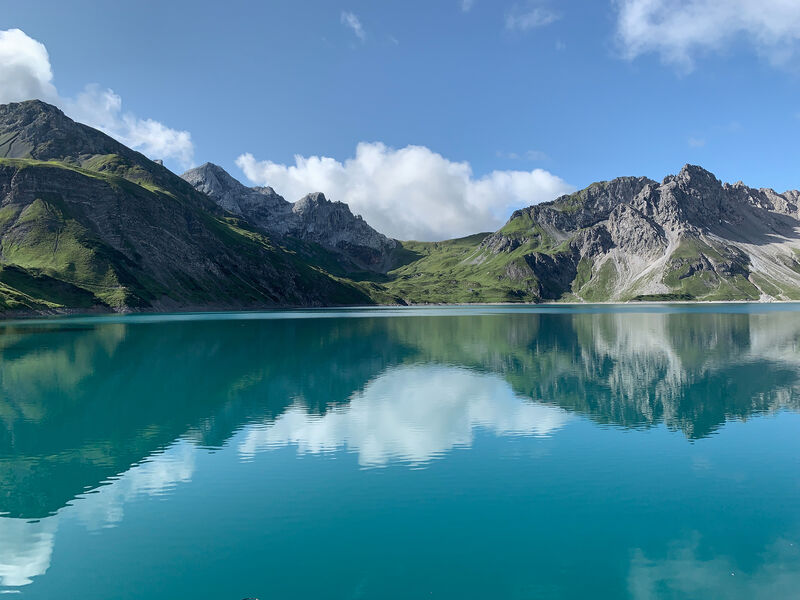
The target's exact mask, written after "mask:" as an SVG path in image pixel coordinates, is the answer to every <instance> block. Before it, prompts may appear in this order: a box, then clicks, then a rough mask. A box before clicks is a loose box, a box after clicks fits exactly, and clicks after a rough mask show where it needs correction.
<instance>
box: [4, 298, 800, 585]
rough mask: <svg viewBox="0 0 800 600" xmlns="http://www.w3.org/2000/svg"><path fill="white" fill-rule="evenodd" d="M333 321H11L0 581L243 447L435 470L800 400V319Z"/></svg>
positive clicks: (509, 313) (707, 431) (24, 575)
mask: <svg viewBox="0 0 800 600" xmlns="http://www.w3.org/2000/svg"><path fill="white" fill-rule="evenodd" d="M326 317H327V318H305V319H300V318H294V319H283V318H270V317H269V315H264V318H252V317H251V318H247V319H237V318H226V319H218V318H214V317H209V318H198V319H190V320H186V319H180V320H175V321H173V320H170V319H169V318H162V319H153V320H152V321H145V322H136V320H135V319H134V320H129V321H126V320H125V319H123V318H120V319H110V320H102V319H98V320H92V319H87V320H75V321H71V320H61V321H55V322H47V321H37V322H30V323H22V324H7V325H3V326H0V361H1V362H0V424H1V425H0V482H1V483H2V485H1V486H0V515H4V516H3V517H2V518H0V586H24V585H26V584H29V583H30V582H31V581H32V578H34V577H36V576H38V575H41V574H43V573H44V572H45V571H46V570H47V568H48V566H49V564H50V560H51V555H52V549H53V544H54V540H55V537H56V532H57V530H58V523H59V519H60V518H62V515H63V513H66V512H68V511H69V512H70V514H71V515H72V516H73V517H75V518H77V519H78V520H79V521H80V522H81V523H83V525H84V526H85V527H86V528H87V529H89V530H92V529H97V528H103V527H108V526H113V525H115V524H116V523H118V522H119V521H120V520H121V519H122V517H123V514H124V506H125V504H126V502H128V501H129V500H130V499H131V498H135V497H137V496H141V495H160V494H164V493H168V492H169V491H170V490H172V489H173V488H174V487H175V486H176V485H180V484H181V483H185V482H188V481H190V480H191V479H192V477H193V474H194V468H195V467H194V464H195V457H196V454H197V453H198V452H201V451H203V450H204V449H207V448H221V447H227V446H228V445H229V442H233V443H234V444H235V450H236V452H237V453H238V455H239V458H240V459H243V460H250V459H252V458H253V457H254V456H255V455H256V454H258V453H260V452H265V451H269V450H270V449H273V448H280V447H284V446H287V445H293V446H296V448H297V451H298V452H300V453H301V454H316V453H323V452H324V453H331V452H337V451H340V450H343V451H346V452H352V453H354V454H356V455H357V461H358V463H359V465H360V466H362V467H383V466H387V465H391V464H393V463H405V464H409V465H413V466H424V465H425V464H427V463H429V462H430V461H432V460H434V459H441V458H446V456H447V455H448V453H450V452H452V451H453V450H454V449H458V448H469V447H470V446H471V445H472V443H473V440H474V437H475V435H476V433H477V432H479V431H485V432H487V433H488V434H490V435H494V436H548V435H558V433H557V432H558V431H559V430H560V429H561V428H563V427H564V426H566V425H567V424H568V423H569V422H570V420H571V419H574V418H576V417H585V418H588V419H590V420H592V421H594V422H596V423H599V424H603V425H612V426H617V427H623V428H630V429H640V428H649V427H653V426H657V425H660V424H663V425H665V426H666V427H667V428H669V429H671V430H674V431H680V432H682V434H683V435H684V436H685V437H686V438H687V439H688V440H696V439H702V438H704V437H707V436H710V435H712V434H714V433H715V432H716V431H717V430H718V429H719V428H720V427H721V426H722V425H724V424H725V423H726V422H727V421H729V420H732V419H740V420H745V419H748V418H750V417H752V416H754V415H757V414H760V413H771V412H776V411H779V410H781V409H790V410H797V409H798V407H799V403H798V384H799V383H800V353H798V341H800V313H796V312H792V311H766V312H748V311H743V312H728V313H714V312H692V311H679V312H670V311H663V312H635V311H623V312H599V313H592V312H584V313H579V312H568V311H554V312H551V313H543V312H537V311H534V310H531V311H523V310H513V309H507V310H494V311H493V310H486V311H483V312H482V311H474V312H473V313H471V314H463V313H462V312H460V311H458V310H454V311H452V312H451V313H448V314H439V313H435V312H432V313H428V312H426V311H418V312H416V313H411V314H410V315H409V316H399V317H386V316H385V315H383V314H381V313H380V312H375V313H370V312H365V313H364V314H362V315H359V316H358V317H357V318H356V317H353V316H352V315H348V314H347V313H346V312H345V313H341V314H338V313H333V314H332V315H331V314H328V315H326ZM87 491H93V492H95V493H87ZM643 560H644V559H643V558H641V557H639V558H637V559H636V560H635V561H634V567H635V568H634V574H635V576H636V577H637V578H638V579H637V583H636V585H638V586H640V587H641V588H642V589H649V588H648V585H651V584H649V583H647V581H648V579H647V578H652V577H654V576H655V575H654V574H653V573H654V567H652V566H647V563H645V562H643ZM665 568H666V567H665Z"/></svg>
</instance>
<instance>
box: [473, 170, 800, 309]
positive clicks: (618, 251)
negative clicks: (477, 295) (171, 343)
mask: <svg viewBox="0 0 800 600" xmlns="http://www.w3.org/2000/svg"><path fill="white" fill-rule="evenodd" d="M798 200H799V194H798V192H794V191H793V192H786V193H784V194H778V193H776V192H775V191H774V190H770V189H753V188H749V187H747V186H745V185H743V184H742V183H737V184H735V185H729V184H722V183H721V182H720V181H718V180H717V179H716V178H715V177H714V175H712V174H711V173H709V172H708V171H706V170H704V169H702V168H700V167H697V166H692V165H686V166H685V167H684V168H683V169H682V170H681V171H680V173H678V174H677V175H671V176H668V177H666V178H665V179H664V180H663V181H662V182H661V183H660V184H659V183H657V182H655V181H651V180H649V179H645V178H621V179H615V180H613V181H610V182H603V183H597V184H593V185H592V186H590V187H589V188H587V189H585V190H583V191H581V192H578V193H576V194H572V195H570V196H564V197H562V198H559V199H557V200H555V201H554V202H549V203H545V204H540V205H537V206H532V207H529V208H526V209H523V210H520V211H517V212H516V213H514V215H513V216H512V217H511V219H510V220H509V222H508V223H507V224H506V226H505V227H503V228H502V229H501V230H500V231H498V232H496V233H494V234H492V235H491V236H488V237H487V238H486V239H485V240H484V241H483V242H482V244H481V250H482V251H484V252H486V253H489V254H493V255H499V254H503V253H505V255H507V256H510V254H511V253H513V252H519V253H520V254H521V256H520V257H518V258H521V259H522V261H520V260H512V261H510V264H509V270H508V275H509V276H510V277H514V278H516V279H518V280H519V281H520V283H523V282H526V283H528V284H529V285H530V286H531V287H530V289H531V290H532V291H533V292H534V293H535V294H536V295H538V296H540V297H541V298H542V299H560V298H565V297H566V298H569V297H572V298H574V299H584V300H626V299H634V298H639V299H650V298H652V299H669V298H675V299H679V298H684V299H720V300H727V299H751V300H758V299H789V298H799V297H800V262H798V255H800V211H799V209H798ZM520 249H521V252H520ZM525 249H527V250H528V251H527V252H526V251H525ZM543 253H544V254H546V255H547V256H549V257H550V259H549V263H553V262H555V263H557V264H556V265H555V266H554V265H553V264H549V263H548V261H545V260H543V259H542V258H540V255H541V254H543ZM523 263H524V264H523ZM525 265H527V267H528V268H527V269H526V268H524V267H525ZM565 272H566V273H567V275H565ZM570 275H571V276H570Z"/></svg>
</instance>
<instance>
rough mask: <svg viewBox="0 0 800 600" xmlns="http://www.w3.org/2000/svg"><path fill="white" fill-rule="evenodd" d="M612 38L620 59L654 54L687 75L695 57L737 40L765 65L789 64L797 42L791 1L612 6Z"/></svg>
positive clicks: (625, 2) (797, 20)
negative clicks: (615, 38)
mask: <svg viewBox="0 0 800 600" xmlns="http://www.w3.org/2000/svg"><path fill="white" fill-rule="evenodd" d="M615 4H616V6H617V9H618V11H619V15H618V21H617V35H618V38H619V41H620V44H621V46H622V49H623V53H624V55H625V57H626V58H628V59H634V58H636V57H637V56H640V55H642V54H647V53H651V52H652V53H656V54H658V55H660V56H661V59H662V60H663V61H664V62H666V63H669V64H674V65H676V66H678V67H680V68H681V69H683V70H686V71H688V70H691V69H692V67H693V66H694V58H695V56H696V55H697V54H699V53H703V52H709V51H718V50H721V49H723V48H724V47H726V46H727V45H729V44H731V43H733V42H737V41H739V40H746V41H747V42H749V43H750V44H752V45H753V46H754V47H755V49H756V50H757V52H758V53H759V54H761V55H763V56H766V57H767V58H768V59H769V60H770V61H771V62H773V63H776V64H780V63H785V62H786V61H787V60H788V59H790V58H791V57H792V56H793V55H794V53H795V50H796V47H797V42H798V40H800V2H796V1H795V0H724V1H720V0H616V1H615Z"/></svg>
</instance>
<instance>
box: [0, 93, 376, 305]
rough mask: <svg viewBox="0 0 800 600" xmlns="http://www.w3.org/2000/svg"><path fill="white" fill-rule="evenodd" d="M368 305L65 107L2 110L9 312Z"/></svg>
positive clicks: (3, 285)
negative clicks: (63, 109)
mask: <svg viewBox="0 0 800 600" xmlns="http://www.w3.org/2000/svg"><path fill="white" fill-rule="evenodd" d="M363 302H369V298H368V297H367V296H366V295H364V294H363V292H361V291H360V290H359V289H357V288H356V287H354V286H352V285H350V284H348V283H346V282H341V281H339V280H336V279H334V278H332V277H330V276H328V275H327V274H325V273H323V272H321V271H320V270H319V269H314V268H311V267H310V266H309V265H307V264H305V263H304V262H302V261H300V260H299V259H298V258H297V257H296V256H295V255H294V254H292V253H289V252H287V251H284V250H283V249H281V248H280V247H279V246H277V245H276V244H274V243H273V242H272V241H271V240H270V239H269V238H268V237H267V236H264V235H262V234H261V233H259V232H258V231H255V230H253V229H252V228H251V227H250V226H249V225H248V224H247V223H245V222H243V221H241V220H240V219H236V218H235V216H234V215H230V214H228V213H225V212H224V211H223V210H221V209H220V208H219V207H218V206H217V205H216V204H215V203H214V202H212V201H211V200H210V199H209V198H208V197H207V196H206V195H204V194H201V193H199V192H197V191H196V190H195V189H194V188H193V187H192V186H190V185H188V184H187V183H186V182H185V181H183V180H182V179H180V178H179V177H178V176H176V175H174V174H173V173H171V172H170V171H169V170H167V169H166V168H164V167H163V166H161V165H159V164H157V163H155V162H153V161H151V160H149V159H147V158H146V157H145V156H143V155H141V154H139V153H138V152H135V151H133V150H131V149H129V148H126V147H125V146H123V145H122V144H120V143H119V142H117V141H115V140H113V139H112V138H110V137H108V136H107V135H105V134H103V133H101V132H99V131H97V130H94V129H92V128H90V127H87V126H85V125H81V124H78V123H75V122H74V121H72V120H71V119H69V118H68V117H66V116H65V115H64V114H63V113H62V112H61V111H60V110H58V109H57V108H55V107H53V106H50V105H48V104H45V103H42V102H39V101H30V102H22V103H15V104H7V105H2V106H0V313H2V312H10V311H25V310H30V311H37V312H41V311H48V310H53V309H56V310H58V309H65V308H74V309H81V310H88V309H101V310H131V309H134V310H172V309H181V308H189V307H198V308H210V307H215V308H244V307H259V306H277V305H323V304H331V303H334V304H340V303H346V304H353V303H363Z"/></svg>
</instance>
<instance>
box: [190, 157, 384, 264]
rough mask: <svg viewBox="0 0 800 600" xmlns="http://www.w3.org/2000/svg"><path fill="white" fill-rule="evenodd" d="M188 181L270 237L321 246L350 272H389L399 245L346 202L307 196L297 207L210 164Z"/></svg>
mask: <svg viewBox="0 0 800 600" xmlns="http://www.w3.org/2000/svg"><path fill="white" fill-rule="evenodd" d="M182 177H183V179H184V180H186V181H187V182H189V183H190V184H192V186H194V188H195V189H197V190H199V191H201V192H203V193H204V194H207V195H208V196H209V197H210V198H211V199H212V200H214V201H215V202H216V203H217V204H218V205H219V206H221V207H222V208H224V209H225V210H227V211H229V212H231V213H233V214H235V215H237V216H240V217H242V218H244V219H246V220H247V221H249V222H250V223H251V224H253V225H254V226H256V227H258V228H259V229H261V230H263V231H264V232H266V233H267V234H269V235H272V236H277V237H279V238H283V237H286V238H295V239H298V240H302V241H304V242H310V243H314V244H319V245H320V246H322V247H323V248H326V249H327V250H330V251H332V252H334V253H336V254H337V255H338V256H339V257H341V258H343V259H345V260H346V261H347V262H348V263H350V265H349V266H350V268H355V269H356V270H368V271H374V272H385V271H387V270H388V269H389V268H390V267H391V265H392V260H391V253H392V250H394V249H395V247H396V246H397V242H396V241H395V240H393V239H391V238H387V237H386V236H385V235H383V234H381V233H378V232H377V231H375V230H374V229H373V228H372V227H370V226H369V225H368V224H367V223H366V221H364V220H363V219H362V218H361V217H360V216H357V215H353V213H352V212H350V208H349V207H348V206H347V205H346V204H344V203H343V202H331V201H330V200H328V199H327V198H325V195H324V194H321V193H314V194H308V195H307V196H305V197H304V198H301V199H300V200H298V201H297V202H295V203H294V204H293V203H291V202H288V201H287V200H285V199H284V198H283V197H282V196H280V195H278V194H277V193H276V192H275V190H273V189H272V188H271V187H252V188H251V187H247V186H245V185H242V184H241V183H240V182H239V181H237V180H236V179H234V178H233V177H231V175H229V174H228V173H227V172H226V171H225V170H224V169H223V168H222V167H219V166H217V165H213V164H211V163H206V164H204V165H203V166H201V167H197V168H196V169H192V170H190V171H187V172H186V173H184V174H183V175H182Z"/></svg>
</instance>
